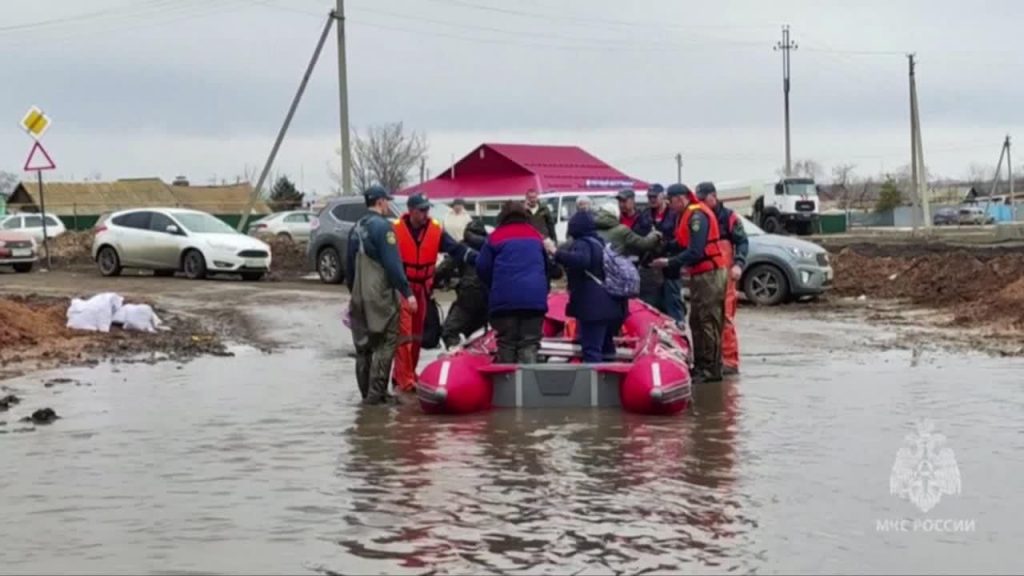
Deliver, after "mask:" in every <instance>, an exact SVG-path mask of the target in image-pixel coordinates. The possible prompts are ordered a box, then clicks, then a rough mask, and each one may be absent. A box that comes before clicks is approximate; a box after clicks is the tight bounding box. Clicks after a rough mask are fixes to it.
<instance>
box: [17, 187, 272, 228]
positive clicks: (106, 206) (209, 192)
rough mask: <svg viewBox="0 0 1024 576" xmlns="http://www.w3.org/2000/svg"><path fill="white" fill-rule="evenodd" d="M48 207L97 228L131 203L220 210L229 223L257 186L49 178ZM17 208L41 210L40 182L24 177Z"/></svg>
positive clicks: (70, 221) (258, 208)
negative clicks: (98, 221) (97, 223)
mask: <svg viewBox="0 0 1024 576" xmlns="http://www.w3.org/2000/svg"><path fill="white" fill-rule="evenodd" d="M43 192H44V194H43V196H44V197H43V199H42V200H43V201H45V204H46V212H48V213H50V214H54V215H56V216H58V217H60V219H61V220H63V221H64V224H65V225H66V226H67V227H68V228H69V229H74V230H81V229H85V228H90V227H92V226H93V225H94V224H95V223H96V221H97V220H98V219H99V217H100V216H102V215H103V214H107V213H110V212H116V211H118V210H127V209H130V208H191V209H193V210H201V211H204V212H209V213H211V214H214V215H216V216H218V217H221V219H223V220H225V221H228V223H232V222H237V220H238V218H239V215H240V214H241V212H242V211H243V210H244V209H245V207H246V205H247V204H248V201H249V197H250V196H251V194H252V186H251V185H249V184H248V183H241V184H233V185H226V186H189V185H188V184H187V182H185V181H181V180H179V181H177V183H176V184H174V185H168V184H167V183H165V182H164V181H163V180H161V179H159V178H124V179H121V180H115V181H113V182H47V183H44V184H43ZM8 208H9V210H10V211H13V212H39V211H40V210H41V202H40V198H39V188H38V185H37V184H36V183H35V182H21V183H20V184H18V186H17V187H16V188H15V189H14V192H13V193H12V194H11V197H10V198H9V199H8ZM270 212H271V210H270V208H269V206H267V204H266V203H265V202H263V201H257V202H256V204H255V205H254V206H253V213H254V214H269V213H270Z"/></svg>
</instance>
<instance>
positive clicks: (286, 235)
mask: <svg viewBox="0 0 1024 576" xmlns="http://www.w3.org/2000/svg"><path fill="white" fill-rule="evenodd" d="M277 239H278V240H283V241H285V242H295V239H294V238H292V235H291V234H289V233H287V232H278V233H277Z"/></svg>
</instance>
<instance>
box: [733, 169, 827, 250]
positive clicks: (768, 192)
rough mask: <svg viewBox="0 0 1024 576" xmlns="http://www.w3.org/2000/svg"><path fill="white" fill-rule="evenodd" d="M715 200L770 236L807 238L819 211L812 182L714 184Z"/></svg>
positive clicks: (786, 179) (790, 180)
mask: <svg viewBox="0 0 1024 576" xmlns="http://www.w3.org/2000/svg"><path fill="white" fill-rule="evenodd" d="M715 186H716V188H717V190H718V199H719V201H721V202H724V203H725V205H726V206H728V207H729V208H732V209H733V210H735V211H736V212H738V213H740V214H743V215H744V216H747V217H748V218H750V220H752V221H753V222H754V223H755V224H757V225H758V226H760V227H761V228H763V229H764V231H765V232H768V233H769V234H784V233H787V232H788V233H790V234H796V235H798V236H807V235H809V234H811V233H812V232H813V231H814V229H815V223H816V222H817V219H818V215H819V214H820V211H821V200H820V199H819V198H818V187H817V185H816V184H815V182H814V179H812V178H782V179H780V180H776V181H773V180H748V181H743V182H723V183H716V185H715Z"/></svg>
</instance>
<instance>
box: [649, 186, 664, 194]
mask: <svg viewBox="0 0 1024 576" xmlns="http://www.w3.org/2000/svg"><path fill="white" fill-rule="evenodd" d="M664 191H665V187H664V186H662V185H661V184H651V187H650V188H648V189H647V195H648V196H658V195H659V194H661V193H662V192H664Z"/></svg>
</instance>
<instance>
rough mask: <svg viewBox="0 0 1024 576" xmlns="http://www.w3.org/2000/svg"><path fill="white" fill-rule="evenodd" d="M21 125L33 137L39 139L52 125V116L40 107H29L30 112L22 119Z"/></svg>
mask: <svg viewBox="0 0 1024 576" xmlns="http://www.w3.org/2000/svg"><path fill="white" fill-rule="evenodd" d="M21 127H22V128H24V129H25V132H28V133H29V134H30V135H31V136H32V137H33V138H36V139H39V138H40V137H42V135H43V132H46V129H47V128H49V127H50V117H49V116H47V115H46V114H44V113H43V111H42V110H40V109H39V108H38V107H36V106H33V107H31V108H29V110H28V113H27V114H25V117H24V118H22V119H21Z"/></svg>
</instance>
